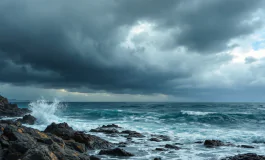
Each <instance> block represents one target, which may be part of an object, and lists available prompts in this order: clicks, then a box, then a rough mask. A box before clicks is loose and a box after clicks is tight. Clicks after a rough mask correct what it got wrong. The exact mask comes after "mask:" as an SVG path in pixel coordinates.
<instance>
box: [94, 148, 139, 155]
mask: <svg viewBox="0 0 265 160" xmlns="http://www.w3.org/2000/svg"><path fill="white" fill-rule="evenodd" d="M99 155H112V156H134V154H132V153H130V152H127V151H125V150H123V149H120V148H115V149H109V150H101V151H100V152H99Z"/></svg>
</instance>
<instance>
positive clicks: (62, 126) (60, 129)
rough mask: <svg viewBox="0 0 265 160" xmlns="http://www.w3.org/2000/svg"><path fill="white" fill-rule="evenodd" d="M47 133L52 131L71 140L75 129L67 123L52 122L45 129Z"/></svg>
mask: <svg viewBox="0 0 265 160" xmlns="http://www.w3.org/2000/svg"><path fill="white" fill-rule="evenodd" d="M44 132H46V133H51V134H54V135H56V136H59V137H61V138H62V139H64V140H69V139H71V138H72V137H73V136H74V133H75V131H74V129H73V128H72V127H70V126H69V125H68V124H67V123H59V124H56V123H52V124H50V125H49V126H47V128H46V129H45V130H44Z"/></svg>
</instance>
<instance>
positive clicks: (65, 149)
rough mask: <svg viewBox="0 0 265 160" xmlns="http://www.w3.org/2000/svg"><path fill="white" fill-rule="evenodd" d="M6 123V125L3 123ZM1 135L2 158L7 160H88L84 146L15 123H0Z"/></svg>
mask: <svg viewBox="0 0 265 160" xmlns="http://www.w3.org/2000/svg"><path fill="white" fill-rule="evenodd" d="M5 122H6V123H5ZM0 127H1V130H3V133H2V135H1V137H0V148H1V151H2V157H3V158H4V159H7V160H17V159H21V160H35V159H38V160H76V159H79V160H89V159H90V158H89V155H87V154H85V153H84V152H85V150H86V149H85V144H80V143H78V142H75V141H74V140H71V142H68V141H67V142H64V140H62V139H61V138H60V137H57V136H56V135H52V134H46V133H44V132H41V131H39V130H36V129H32V128H29V127H25V126H21V125H19V124H18V123H17V122H11V121H0ZM0 157H1V153H0Z"/></svg>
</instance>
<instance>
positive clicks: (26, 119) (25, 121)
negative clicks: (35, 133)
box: [17, 114, 37, 125]
mask: <svg viewBox="0 0 265 160" xmlns="http://www.w3.org/2000/svg"><path fill="white" fill-rule="evenodd" d="M36 120H37V119H36V118H35V117H33V116H32V115H30V114H28V115H25V116H23V118H22V119H21V118H20V119H18V120H17V121H18V122H20V123H22V124H30V125H33V124H34V123H35V122H36Z"/></svg>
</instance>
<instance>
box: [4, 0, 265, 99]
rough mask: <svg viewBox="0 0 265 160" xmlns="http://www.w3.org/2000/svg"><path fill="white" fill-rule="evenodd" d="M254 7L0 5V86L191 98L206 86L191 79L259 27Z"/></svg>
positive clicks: (237, 1)
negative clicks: (237, 41) (190, 96)
mask: <svg viewBox="0 0 265 160" xmlns="http://www.w3.org/2000/svg"><path fill="white" fill-rule="evenodd" d="M262 3H263V1H259V0H256V1H249V0H233V1H231V0H205V1H197V0H191V1H184V0H178V1H177V0H167V1H160V0H146V1H141V0H133V1H123V0H116V1H114V0H110V1H101V0H98V1H80V2H79V3H76V2H73V1H68V0H59V1H56V2H53V3H52V4H51V3H49V2H47V1H44V0H39V1H35V0H26V1H23V2H18V1H16V0H2V1H1V2H0V19H1V25H0V56H1V59H0V65H1V68H0V75H1V76H0V82H2V83H8V84H12V85H17V86H25V85H27V86H32V87H34V86H35V87H40V88H47V89H66V90H68V91H71V92H80V93H93V92H109V93H115V94H169V95H182V96H183V95H186V96H189V95H191V94H193V95H197V94H199V93H203V92H204V91H205V90H203V86H204V85H205V84H204V83H206V82H207V80H206V82H205V81H203V80H201V78H199V77H200V76H201V75H206V74H207V73H208V72H211V70H214V69H216V68H218V67H220V65H222V64H226V63H228V62H229V61H231V59H232V56H231V55H230V54H229V52H230V51H231V49H233V48H234V47H236V46H237V44H236V43H233V42H234V40H236V39H239V38H244V37H246V36H248V35H250V34H252V33H254V32H255V31H257V30H259V29H260V28H261V27H263V21H262V20H261V19H257V18H255V17H256V16H257V15H258V14H259V13H261V12H263V11H262V8H260V6H262ZM255 61H256V59H254V58H251V57H250V58H246V64H251V63H253V62H255ZM204 78H205V77H204ZM215 78H216V79H218V77H215ZM215 78H213V80H212V82H213V83H214V81H215ZM202 81H203V82H202ZM224 81H225V80H224ZM209 83H210V84H211V82H209ZM211 87H212V88H211ZM216 87H217V88H218V86H216V85H214V84H213V85H212V86H209V87H208V88H207V92H210V91H212V90H214V89H215V88H216Z"/></svg>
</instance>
